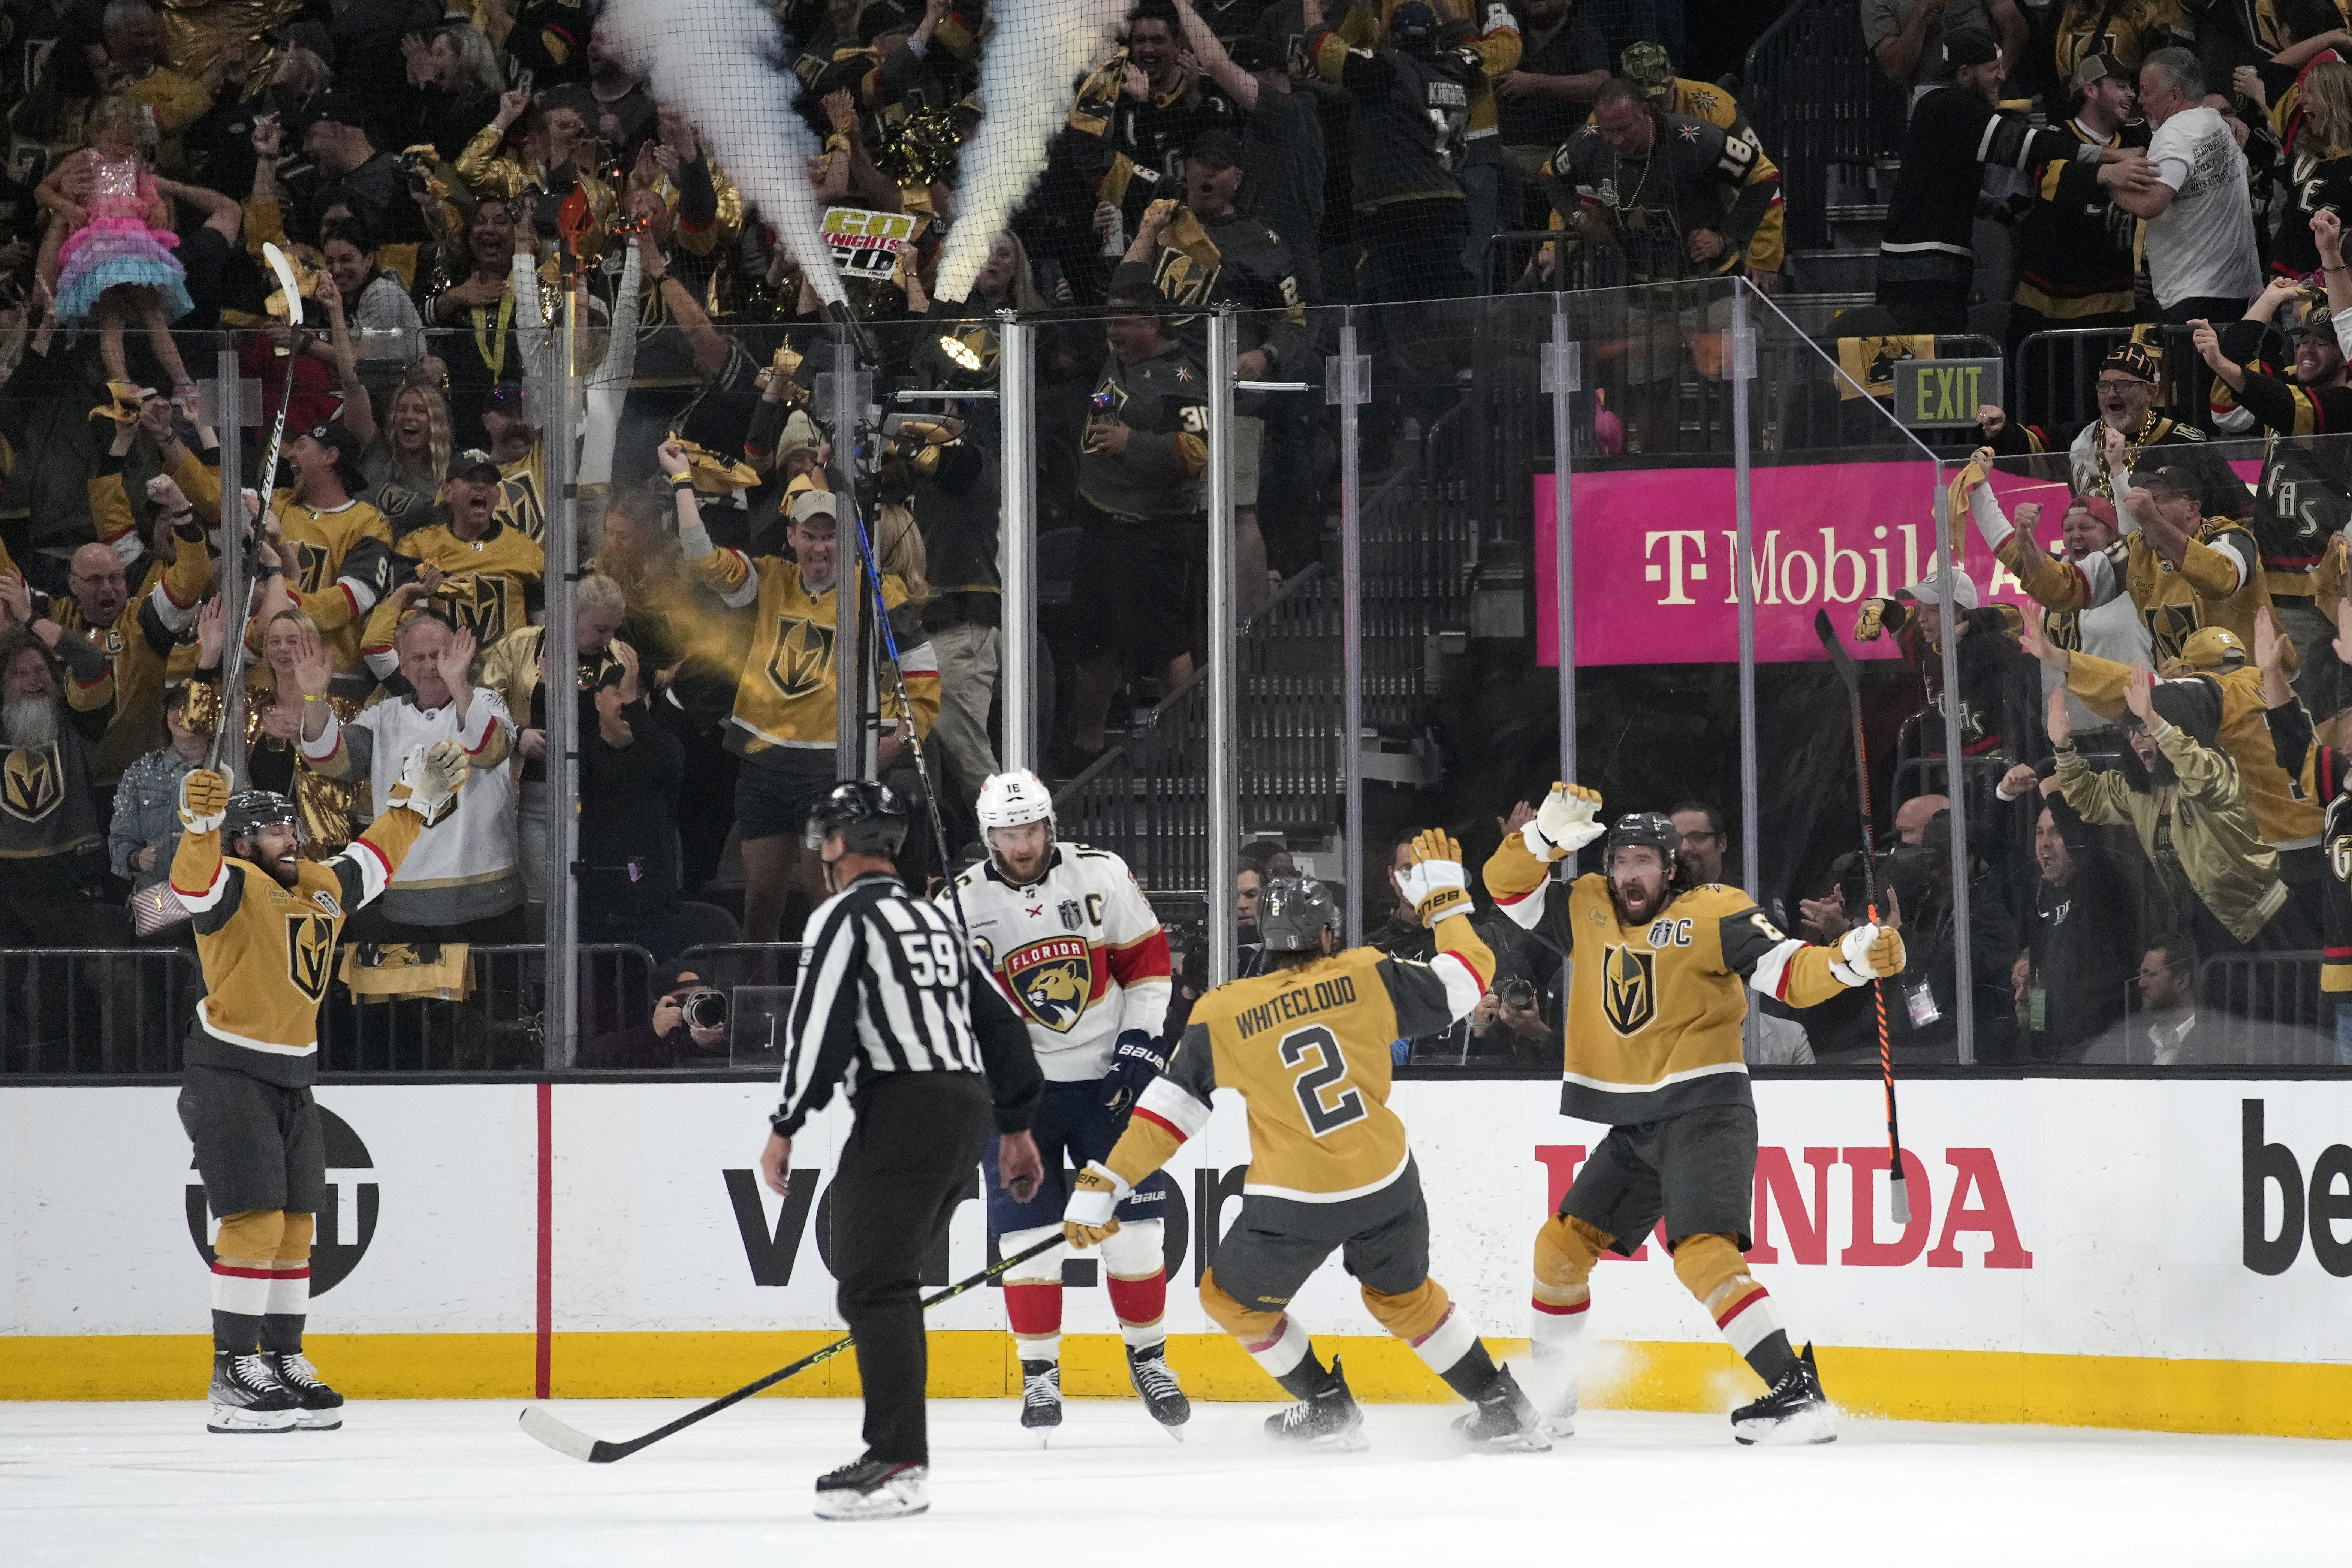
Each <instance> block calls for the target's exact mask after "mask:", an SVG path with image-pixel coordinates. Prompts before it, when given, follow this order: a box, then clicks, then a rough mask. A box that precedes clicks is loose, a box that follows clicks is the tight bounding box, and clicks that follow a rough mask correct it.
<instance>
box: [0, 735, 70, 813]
mask: <svg viewBox="0 0 2352 1568" xmlns="http://www.w3.org/2000/svg"><path fill="white" fill-rule="evenodd" d="M65 797H66V780H65V767H64V765H63V764H62V763H60V762H59V761H58V747H57V742H54V741H52V742H49V743H48V744H47V745H46V746H18V747H17V748H16V749H15V750H14V751H12V752H9V753H8V760H7V761H6V762H5V763H0V809H5V811H6V812H7V813H8V815H9V816H13V817H15V818H16V820H17V821H19V822H38V821H40V820H41V819H42V818H43V817H45V816H48V815H49V813H51V812H53V811H55V810H56V809H57V808H58V802H59V801H62V800H63V799H65Z"/></svg>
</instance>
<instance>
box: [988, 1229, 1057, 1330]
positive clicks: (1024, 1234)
mask: <svg viewBox="0 0 2352 1568" xmlns="http://www.w3.org/2000/svg"><path fill="white" fill-rule="evenodd" d="M1060 1230H1061V1226H1057V1225H1056V1226H1035V1227H1034V1228H1032V1229H1029V1230H1012V1231H1006V1232H1005V1233H1004V1234H1003V1235H1002V1236H1000V1237H997V1238H996V1245H997V1249H998V1252H999V1254H1000V1256H1009V1255H1011V1254H1013V1253H1017V1252H1021V1251H1023V1250H1024V1249H1026V1248H1028V1247H1034V1246H1035V1245H1036V1244H1037V1243H1039V1242H1041V1241H1043V1240H1045V1238H1046V1237H1049V1236H1054V1235H1056V1234H1058V1233H1059V1232H1060ZM1067 1251H1068V1249H1067V1248H1066V1247H1055V1248H1054V1249H1052V1250H1051V1251H1049V1252H1045V1253H1042V1254H1040V1255H1039V1256H1037V1257H1035V1258H1031V1259H1030V1260H1029V1261H1028V1262H1026V1263H1024V1264H1023V1265H1021V1272H1020V1273H1019V1274H1018V1275H1017V1276H1013V1277H1008V1278H1007V1279H1005V1281H1004V1316H1005V1320H1006V1321H1007V1323H1008V1324H1009V1325H1010V1326H1011V1328H1012V1330H1013V1347H1014V1349H1015V1350H1016V1351H1017V1352H1019V1354H1020V1357H1021V1359H1022V1360H1023V1361H1059V1360H1061V1359H1062V1259H1063V1258H1064V1257H1065V1256H1066V1253H1067Z"/></svg>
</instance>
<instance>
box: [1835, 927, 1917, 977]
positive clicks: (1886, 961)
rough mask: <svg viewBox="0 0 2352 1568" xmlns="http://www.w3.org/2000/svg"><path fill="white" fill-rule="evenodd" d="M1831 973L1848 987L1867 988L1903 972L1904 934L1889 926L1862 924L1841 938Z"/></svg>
mask: <svg viewBox="0 0 2352 1568" xmlns="http://www.w3.org/2000/svg"><path fill="white" fill-rule="evenodd" d="M1837 954H1838V955H1837V956H1836V957H1835V958H1832V959H1831V960H1830V973H1832V974H1834V975H1836V976H1837V977H1838V979H1839V981H1840V982H1841V983H1843V984H1847V985H1867V984H1870V983H1871V982H1872V981H1874V980H1884V979H1885V978H1887V977H1888V976H1890V975H1895V974H1900V973H1903V962H1904V961H1903V935H1902V933H1901V932H1900V931H1892V930H1889V929H1888V928H1886V927H1885V926H1875V925H1858V926H1856V927H1854V928H1853V930H1852V931H1848V932H1846V933H1845V935H1844V936H1843V937H1841V938H1839V939H1838V944H1837Z"/></svg>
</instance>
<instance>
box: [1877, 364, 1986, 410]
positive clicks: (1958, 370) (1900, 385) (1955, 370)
mask: <svg viewBox="0 0 2352 1568" xmlns="http://www.w3.org/2000/svg"><path fill="white" fill-rule="evenodd" d="M1988 403H1990V404H1991V405H1994V406H1995V407H1999V406H2000V405H2001V404H2000V361H1999V360H1997V359H1903V360H1896V361H1895V419H1896V421H1897V422H1898V423H1901V424H1904V425H1973V424H1975V423H1976V422H1977V409H1978V408H1979V406H1981V405H1984V404H1988Z"/></svg>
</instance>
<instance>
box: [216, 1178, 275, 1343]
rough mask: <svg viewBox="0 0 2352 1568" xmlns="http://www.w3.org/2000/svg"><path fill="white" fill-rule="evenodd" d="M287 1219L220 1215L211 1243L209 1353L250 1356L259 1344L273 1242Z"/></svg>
mask: <svg viewBox="0 0 2352 1568" xmlns="http://www.w3.org/2000/svg"><path fill="white" fill-rule="evenodd" d="M285 1231H286V1215H285V1214H284V1213H283V1212H282V1211H280V1210H278V1209H249V1210H247V1211H246V1212H245V1213H243V1214H233V1215H223V1216H222V1217H221V1222H220V1232H219V1234H218V1235H217V1236H216V1237H214V1240H213V1281H212V1298H213V1348H214V1349H215V1350H220V1351H226V1352H229V1353H230V1354H232V1355H251V1354H252V1353H253V1352H254V1350H255V1349H256V1347H257V1346H258V1345H259V1343H260V1342H261V1318H262V1314H263V1313H265V1312H267V1311H268V1310H269V1287H270V1281H271V1280H273V1279H275V1278H276V1277H277V1259H278V1242H279V1241H280V1240H281V1239H282V1238H283V1237H284V1235H285Z"/></svg>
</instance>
